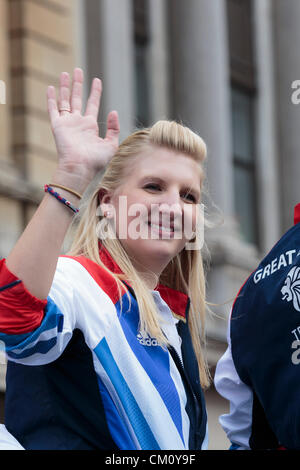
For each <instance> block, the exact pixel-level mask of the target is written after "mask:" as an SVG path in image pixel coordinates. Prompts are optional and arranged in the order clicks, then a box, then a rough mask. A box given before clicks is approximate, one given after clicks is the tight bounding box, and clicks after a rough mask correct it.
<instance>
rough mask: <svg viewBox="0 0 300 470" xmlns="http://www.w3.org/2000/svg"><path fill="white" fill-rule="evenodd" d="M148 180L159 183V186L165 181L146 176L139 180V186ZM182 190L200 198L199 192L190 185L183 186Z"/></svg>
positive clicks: (157, 177)
mask: <svg viewBox="0 0 300 470" xmlns="http://www.w3.org/2000/svg"><path fill="white" fill-rule="evenodd" d="M148 180H151V181H156V182H158V183H161V184H165V183H166V181H165V180H164V179H163V178H160V177H159V176H154V175H147V176H144V177H143V178H142V179H141V184H143V183H145V182H146V181H148ZM184 189H185V190H187V191H188V192H193V193H195V194H196V195H197V196H198V197H200V195H201V194H200V191H199V190H198V189H196V188H194V187H192V186H191V185H187V184H185V185H184Z"/></svg>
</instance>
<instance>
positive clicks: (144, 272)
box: [130, 257, 168, 290]
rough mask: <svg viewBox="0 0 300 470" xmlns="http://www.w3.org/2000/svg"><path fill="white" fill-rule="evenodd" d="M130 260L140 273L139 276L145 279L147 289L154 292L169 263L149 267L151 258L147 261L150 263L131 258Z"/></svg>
mask: <svg viewBox="0 0 300 470" xmlns="http://www.w3.org/2000/svg"><path fill="white" fill-rule="evenodd" d="M130 259H131V262H132V264H133V266H134V267H135V269H136V270H137V272H138V273H139V276H140V277H141V278H142V279H143V281H144V282H145V284H146V285H147V287H148V288H149V289H151V290H154V289H155V287H156V286H157V284H159V278H160V275H161V273H162V272H163V270H164V268H165V267H166V266H167V264H168V263H162V262H160V263H159V262H157V263H156V264H152V265H150V266H149V258H148V259H147V261H148V263H147V262H143V261H142V260H139V261H137V260H136V259H132V258H131V257H130ZM145 261H146V260H145Z"/></svg>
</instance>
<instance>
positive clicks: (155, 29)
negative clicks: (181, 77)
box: [149, 0, 171, 123]
mask: <svg viewBox="0 0 300 470" xmlns="http://www.w3.org/2000/svg"><path fill="white" fill-rule="evenodd" d="M167 5H168V4H167V2H165V1H163V2H162V1H161V0H150V1H149V22H150V44H149V84H150V97H151V100H150V111H151V122H152V123H154V122H156V121H158V120H160V119H168V118H169V115H170V83H169V71H170V65H171V64H170V54H169V47H170V44H169V41H168V31H167V28H166V23H167V15H168V9H167Z"/></svg>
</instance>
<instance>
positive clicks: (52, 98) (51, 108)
mask: <svg viewBox="0 0 300 470" xmlns="http://www.w3.org/2000/svg"><path fill="white" fill-rule="evenodd" d="M47 105H48V113H49V117H50V121H51V124H53V122H54V120H55V119H56V118H57V117H58V116H59V112H58V109H57V102H56V92H55V88H54V87H53V86H49V87H48V89H47Z"/></svg>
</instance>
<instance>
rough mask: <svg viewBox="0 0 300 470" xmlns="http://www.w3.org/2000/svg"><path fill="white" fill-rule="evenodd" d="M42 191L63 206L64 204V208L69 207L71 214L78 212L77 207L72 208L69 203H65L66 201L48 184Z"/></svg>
mask: <svg viewBox="0 0 300 470" xmlns="http://www.w3.org/2000/svg"><path fill="white" fill-rule="evenodd" d="M44 190H45V193H49V194H51V195H52V196H54V197H55V198H56V199H57V200H58V201H59V202H62V203H63V204H65V206H67V207H69V208H70V209H71V210H72V211H73V212H75V213H77V212H79V209H77V207H75V206H73V204H71V203H70V201H67V199H65V198H64V197H62V196H60V195H59V194H58V193H57V192H56V191H54V189H53V188H51V186H49V185H48V184H45V186H44Z"/></svg>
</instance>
